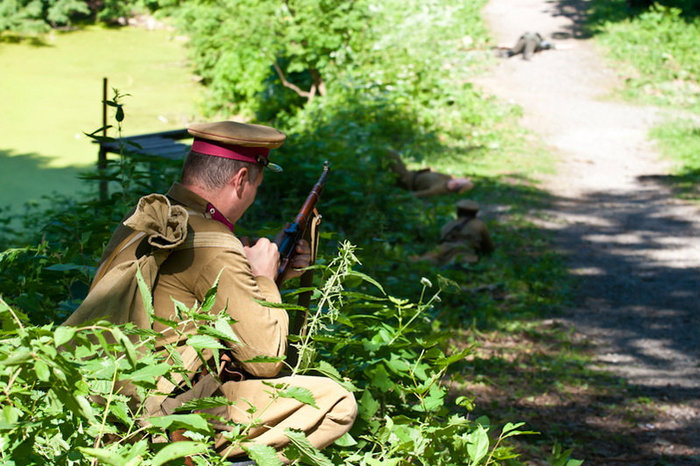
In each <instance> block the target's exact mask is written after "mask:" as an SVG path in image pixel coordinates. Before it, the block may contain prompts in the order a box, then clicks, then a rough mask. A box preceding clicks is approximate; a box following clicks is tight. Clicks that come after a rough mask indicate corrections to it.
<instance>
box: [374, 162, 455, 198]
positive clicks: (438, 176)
mask: <svg viewBox="0 0 700 466" xmlns="http://www.w3.org/2000/svg"><path fill="white" fill-rule="evenodd" d="M388 154H389V168H390V169H391V170H392V171H393V172H394V173H396V175H397V182H398V184H399V186H401V187H402V188H404V189H408V190H409V191H413V193H414V194H415V195H416V196H418V197H428V196H437V195H441V194H449V193H450V192H452V191H450V190H449V189H448V187H447V183H449V181H450V180H451V179H452V177H451V176H450V175H445V174H444V173H437V172H433V171H431V170H430V168H424V169H421V170H409V169H407V168H406V165H405V164H404V163H403V160H401V157H400V156H399V155H398V154H397V153H396V152H394V151H391V150H390V151H388Z"/></svg>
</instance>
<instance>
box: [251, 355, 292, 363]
mask: <svg viewBox="0 0 700 466" xmlns="http://www.w3.org/2000/svg"><path fill="white" fill-rule="evenodd" d="M284 360H285V357H284V356H255V357H254V358H252V359H247V360H245V361H243V362H245V363H250V364H258V363H265V362H272V363H276V362H280V361H284Z"/></svg>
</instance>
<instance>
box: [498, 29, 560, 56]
mask: <svg viewBox="0 0 700 466" xmlns="http://www.w3.org/2000/svg"><path fill="white" fill-rule="evenodd" d="M553 48H554V44H552V43H551V42H548V41H546V40H544V38H543V37H542V36H541V35H540V33H539V32H526V33H525V34H523V35H522V36H520V37H519V38H518V41H517V42H516V43H515V45H514V46H513V48H510V49H501V56H502V57H504V58H510V57H513V56H515V55H519V54H522V55H523V60H529V59H530V58H532V55H533V54H534V53H536V52H540V51H542V50H548V49H553Z"/></svg>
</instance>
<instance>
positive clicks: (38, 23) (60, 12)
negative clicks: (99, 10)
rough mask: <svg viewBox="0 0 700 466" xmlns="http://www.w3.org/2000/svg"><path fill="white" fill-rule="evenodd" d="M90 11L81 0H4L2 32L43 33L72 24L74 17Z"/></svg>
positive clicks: (0, 5)
mask: <svg viewBox="0 0 700 466" xmlns="http://www.w3.org/2000/svg"><path fill="white" fill-rule="evenodd" d="M89 12H90V9H89V8H88V6H87V3H86V2H85V1H81V0H2V1H0V33H2V32H4V31H12V32H15V33H18V34H36V33H42V32H46V31H48V30H49V29H50V28H52V27H53V28H55V27H58V26H66V25H70V24H71V20H72V19H74V18H76V17H80V16H84V15H87V14H88V13H89Z"/></svg>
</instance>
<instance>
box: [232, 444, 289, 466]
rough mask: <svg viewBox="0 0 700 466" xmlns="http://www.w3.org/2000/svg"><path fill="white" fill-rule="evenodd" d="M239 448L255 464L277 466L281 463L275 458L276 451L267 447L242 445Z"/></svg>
mask: <svg viewBox="0 0 700 466" xmlns="http://www.w3.org/2000/svg"><path fill="white" fill-rule="evenodd" d="M241 448H243V451H245V452H246V454H247V455H248V456H249V457H250V459H251V460H253V461H255V463H256V464H260V465H265V466H279V465H281V464H282V461H280V459H279V457H278V456H277V450H275V449H274V448H272V447H271V446H269V445H259V444H250V445H245V444H244V445H241Z"/></svg>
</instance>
